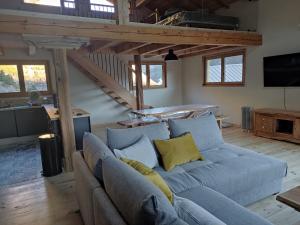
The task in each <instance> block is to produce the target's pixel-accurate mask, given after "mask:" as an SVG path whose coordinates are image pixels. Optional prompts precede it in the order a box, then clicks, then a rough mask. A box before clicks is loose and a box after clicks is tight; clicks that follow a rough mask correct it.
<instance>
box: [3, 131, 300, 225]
mask: <svg viewBox="0 0 300 225" xmlns="http://www.w3.org/2000/svg"><path fill="white" fill-rule="evenodd" d="M94 131H95V133H96V134H98V135H99V136H102V137H103V136H105V135H104V132H103V129H102V130H101V128H96V129H94ZM223 134H224V138H225V140H226V142H229V143H232V144H236V145H239V146H242V147H247V148H251V149H253V150H254V151H257V152H259V153H262V154H267V155H270V156H274V157H276V158H279V159H282V160H285V161H287V162H288V165H289V171H288V175H287V177H286V178H285V179H284V184H283V191H285V190H288V189H290V188H293V187H295V186H298V185H300V145H295V144H292V143H287V142H280V141H275V140H270V139H265V138H260V137H255V136H253V135H252V134H251V133H246V132H242V131H241V129H239V128H226V129H223ZM248 208H249V209H250V210H252V211H254V212H256V213H258V214H260V215H262V216H263V217H265V218H267V219H268V220H269V221H271V222H272V223H274V224H275V225H296V224H300V213H298V212H296V211H295V210H293V209H292V208H290V207H288V206H286V205H284V204H282V203H280V202H278V201H276V200H275V196H271V197H269V198H266V199H264V200H262V201H259V202H257V203H255V204H252V205H250V206H248ZM77 210H78V205H77V203H76V199H75V196H74V180H73V174H72V173H65V174H61V175H59V176H56V177H53V178H39V179H36V180H33V181H30V182H28V183H23V184H21V185H18V186H10V187H4V188H0V224H1V225H54V224H55V225H82V220H81V218H80V215H79V214H78V213H77Z"/></svg>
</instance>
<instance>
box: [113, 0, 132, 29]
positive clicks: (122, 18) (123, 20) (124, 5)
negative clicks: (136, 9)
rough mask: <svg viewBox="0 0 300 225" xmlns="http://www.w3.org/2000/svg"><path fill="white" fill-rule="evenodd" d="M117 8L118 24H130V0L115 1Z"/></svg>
mask: <svg viewBox="0 0 300 225" xmlns="http://www.w3.org/2000/svg"><path fill="white" fill-rule="evenodd" d="M115 6H116V8H117V10H116V11H117V13H118V17H117V18H118V20H117V21H118V24H122V25H124V24H128V23H129V2H128V0H115Z"/></svg>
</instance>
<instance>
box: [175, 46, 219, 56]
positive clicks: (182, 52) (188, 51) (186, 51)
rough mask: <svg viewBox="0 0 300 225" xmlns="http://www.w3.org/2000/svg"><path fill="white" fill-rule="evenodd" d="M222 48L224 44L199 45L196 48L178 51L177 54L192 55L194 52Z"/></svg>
mask: <svg viewBox="0 0 300 225" xmlns="http://www.w3.org/2000/svg"><path fill="white" fill-rule="evenodd" d="M222 48H224V46H199V47H196V48H191V49H188V50H184V51H181V52H177V53H176V54H177V55H178V56H183V55H190V54H193V53H201V52H206V51H211V50H215V49H222Z"/></svg>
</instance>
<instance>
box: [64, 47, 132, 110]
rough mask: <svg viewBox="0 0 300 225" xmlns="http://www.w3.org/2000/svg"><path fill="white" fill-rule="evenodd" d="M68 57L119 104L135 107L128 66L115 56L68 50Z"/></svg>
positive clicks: (129, 107) (130, 107)
mask: <svg viewBox="0 0 300 225" xmlns="http://www.w3.org/2000/svg"><path fill="white" fill-rule="evenodd" d="M67 55H68V59H69V60H70V61H71V62H72V63H73V64H74V65H75V66H76V67H77V68H79V69H80V70H81V71H82V72H83V73H84V74H85V75H86V76H87V77H88V78H90V79H91V80H92V81H94V82H95V83H96V84H97V85H98V86H99V87H100V88H101V89H102V91H103V92H104V93H105V94H107V95H108V96H110V97H111V98H112V99H113V100H114V101H116V102H118V103H119V104H120V105H122V106H124V107H126V108H128V109H130V110H134V109H137V102H136V97H135V96H134V91H133V89H132V87H131V82H130V76H129V72H128V66H127V65H126V64H125V63H123V62H122V61H121V60H120V59H118V58H117V57H116V56H114V55H113V56H111V55H107V54H102V53H90V54H87V53H85V52H81V51H75V50H72V51H68V53H67Z"/></svg>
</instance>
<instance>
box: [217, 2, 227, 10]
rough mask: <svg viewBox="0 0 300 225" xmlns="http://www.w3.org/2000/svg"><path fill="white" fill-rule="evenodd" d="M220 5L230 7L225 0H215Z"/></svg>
mask: <svg viewBox="0 0 300 225" xmlns="http://www.w3.org/2000/svg"><path fill="white" fill-rule="evenodd" d="M215 1H216V2H217V3H218V4H219V5H220V6H222V7H224V8H227V9H228V8H229V5H228V4H227V3H226V2H225V1H224V0H215Z"/></svg>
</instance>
